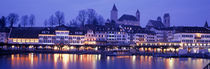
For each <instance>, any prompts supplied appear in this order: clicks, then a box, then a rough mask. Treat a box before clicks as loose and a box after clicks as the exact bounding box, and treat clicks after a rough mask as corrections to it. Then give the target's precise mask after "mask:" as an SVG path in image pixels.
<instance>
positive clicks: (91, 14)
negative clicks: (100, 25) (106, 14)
mask: <svg viewBox="0 0 210 69" xmlns="http://www.w3.org/2000/svg"><path fill="white" fill-rule="evenodd" d="M87 16H88V20H87V24H93V21H94V19H96V17H97V14H96V12H95V10H94V9H88V10H87Z"/></svg>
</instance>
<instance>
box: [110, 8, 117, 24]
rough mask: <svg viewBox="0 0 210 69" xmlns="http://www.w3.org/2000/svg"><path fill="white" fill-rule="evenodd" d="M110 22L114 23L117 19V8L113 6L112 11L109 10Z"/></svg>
mask: <svg viewBox="0 0 210 69" xmlns="http://www.w3.org/2000/svg"><path fill="white" fill-rule="evenodd" d="M110 19H111V21H112V20H114V21H115V22H117V19H118V11H117V7H116V6H115V4H114V6H113V8H112V10H111V16H110Z"/></svg>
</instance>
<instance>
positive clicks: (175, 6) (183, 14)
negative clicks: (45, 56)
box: [0, 0, 210, 27]
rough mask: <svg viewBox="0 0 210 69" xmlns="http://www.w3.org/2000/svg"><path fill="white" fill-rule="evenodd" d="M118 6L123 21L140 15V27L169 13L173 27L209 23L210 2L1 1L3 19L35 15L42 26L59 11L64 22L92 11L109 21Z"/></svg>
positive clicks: (115, 0)
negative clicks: (128, 15) (62, 15)
mask: <svg viewBox="0 0 210 69" xmlns="http://www.w3.org/2000/svg"><path fill="white" fill-rule="evenodd" d="M114 3H115V4H116V6H117V8H118V12H119V15H118V17H120V16H121V15H123V14H132V15H135V12H136V10H137V9H139V10H140V13H141V16H140V17H141V22H140V23H141V26H143V27H145V25H146V24H147V22H148V20H149V19H155V20H156V18H157V17H158V16H161V17H163V14H164V13H170V16H171V26H173V25H175V26H203V25H204V23H205V21H206V20H207V21H208V22H209V23H210V0H1V3H0V16H7V15H8V14H9V13H17V14H19V16H22V15H26V14H27V15H30V14H34V15H35V16H36V25H35V26H43V22H44V20H45V19H48V18H49V16H50V15H52V14H54V13H55V12H56V11H58V10H60V11H62V12H64V14H65V22H69V21H70V20H71V19H73V18H75V17H76V16H77V15H78V12H79V10H82V9H88V8H92V9H95V10H96V11H97V13H98V14H101V15H102V16H103V17H104V19H105V20H106V19H108V18H110V10H111V9H112V6H113V4H114Z"/></svg>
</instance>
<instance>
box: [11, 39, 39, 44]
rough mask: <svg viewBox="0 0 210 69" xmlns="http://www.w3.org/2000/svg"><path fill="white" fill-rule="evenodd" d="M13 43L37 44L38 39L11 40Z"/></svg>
mask: <svg viewBox="0 0 210 69" xmlns="http://www.w3.org/2000/svg"><path fill="white" fill-rule="evenodd" d="M12 41H13V42H20V43H38V42H39V40H38V39H12Z"/></svg>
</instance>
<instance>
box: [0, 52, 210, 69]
mask: <svg viewBox="0 0 210 69" xmlns="http://www.w3.org/2000/svg"><path fill="white" fill-rule="evenodd" d="M209 62H210V59H201V58H162V57H152V56H107V57H106V56H102V55H92V54H91V55H90V54H83V55H77V54H35V53H29V54H12V55H1V56H0V69H202V68H203V67H204V66H205V65H207V64H208V63H209Z"/></svg>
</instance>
